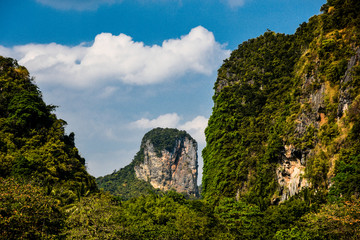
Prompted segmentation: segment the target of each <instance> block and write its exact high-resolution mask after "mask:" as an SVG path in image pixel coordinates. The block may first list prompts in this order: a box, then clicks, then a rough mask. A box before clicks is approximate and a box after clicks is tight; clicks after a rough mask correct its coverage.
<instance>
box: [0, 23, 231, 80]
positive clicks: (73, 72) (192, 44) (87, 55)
mask: <svg viewBox="0 0 360 240" xmlns="http://www.w3.org/2000/svg"><path fill="white" fill-rule="evenodd" d="M0 54H4V55H10V56H11V57H16V58H17V59H18V62H19V63H20V64H21V65H24V66H25V67H27V68H28V70H29V71H30V72H31V73H32V74H33V75H34V76H35V77H36V80H37V82H39V83H40V82H41V83H49V84H61V85H66V86H69V87H89V86H93V85H94V84H96V83H100V82H102V83H104V82H114V81H120V82H123V83H126V84H135V85H147V84H154V83H159V82H163V81H166V80H170V79H174V78H180V77H181V76H183V75H184V74H187V73H198V74H205V75H210V74H211V73H213V72H214V71H216V69H217V68H218V66H219V65H220V64H221V62H222V60H223V59H225V58H226V57H228V56H229V54H230V51H229V50H225V49H224V46H223V45H221V44H219V43H218V42H216V41H215V38H214V35H213V33H211V32H209V31H208V30H207V29H205V28H203V27H201V26H198V27H196V28H193V29H192V30H191V31H190V33H189V34H187V35H185V36H182V37H181V38H180V39H169V40H165V41H164V42H163V43H162V45H161V46H159V45H153V46H146V45H144V43H143V42H134V41H133V40H132V38H131V37H129V36H127V35H125V34H120V35H118V36H114V35H112V34H110V33H101V34H99V35H97V36H96V37H95V40H94V42H93V44H92V45H91V46H85V45H84V44H80V45H78V46H74V47H68V46H64V45H60V44H56V43H50V44H27V45H22V46H15V47H13V48H5V47H1V46H0Z"/></svg>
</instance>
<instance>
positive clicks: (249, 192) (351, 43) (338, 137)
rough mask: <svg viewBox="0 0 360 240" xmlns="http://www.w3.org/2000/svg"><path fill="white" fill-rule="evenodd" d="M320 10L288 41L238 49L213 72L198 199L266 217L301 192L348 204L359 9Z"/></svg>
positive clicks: (262, 40) (279, 38) (355, 178)
mask: <svg viewBox="0 0 360 240" xmlns="http://www.w3.org/2000/svg"><path fill="white" fill-rule="evenodd" d="M321 10H322V11H323V14H321V15H319V16H314V17H312V18H311V19H310V20H309V22H308V23H303V24H301V25H300V27H299V28H298V29H297V31H296V33H295V34H293V35H284V34H277V33H274V32H271V31H268V32H266V33H264V35H262V36H260V37H258V38H255V39H251V40H248V41H246V42H244V43H242V44H240V45H239V48H238V49H237V50H235V51H233V53H232V54H231V57H230V58H229V59H227V60H225V62H224V64H223V66H222V67H221V68H220V69H219V74H218V79H217V81H216V83H215V87H214V89H215V95H214V97H213V99H214V104H215V106H214V109H213V114H212V116H211V117H210V120H209V125H208V128H207V129H206V140H207V146H206V148H205V149H204V151H203V157H204V175H203V192H204V193H203V194H204V196H205V198H206V199H208V200H210V201H217V200H218V199H220V198H222V197H224V196H227V197H237V199H242V200H245V201H247V202H250V203H253V204H257V205H259V206H260V207H261V208H262V209H266V208H267V207H268V206H269V205H271V204H274V203H275V204H276V203H278V202H283V201H284V200H286V199H289V198H290V197H291V196H293V195H295V194H298V193H299V192H300V191H301V190H302V189H307V191H309V192H310V193H311V194H313V193H314V194H315V192H318V194H317V195H319V193H320V192H321V193H324V194H325V195H328V194H331V195H332V196H333V197H335V198H337V197H340V196H342V197H346V198H350V197H351V196H352V195H358V193H359V189H358V187H357V186H358V185H359V180H360V178H359V177H360V175H359V172H358V166H359V162H358V160H357V159H358V156H359V143H360V142H359V138H358V134H359V129H358V126H357V125H358V122H359V121H358V120H359V119H358V117H359V115H358V113H359V110H358V108H359V102H358V101H359V94H360V92H359V83H360V82H359V77H360V75H359V74H360V72H359V62H360V48H359V47H360V31H359V26H360V22H359V17H358V14H357V12H359V10H360V3H359V2H358V1H334V0H330V1H328V3H327V4H325V5H324V6H323V7H322V9H321ZM294 171H297V172H294Z"/></svg>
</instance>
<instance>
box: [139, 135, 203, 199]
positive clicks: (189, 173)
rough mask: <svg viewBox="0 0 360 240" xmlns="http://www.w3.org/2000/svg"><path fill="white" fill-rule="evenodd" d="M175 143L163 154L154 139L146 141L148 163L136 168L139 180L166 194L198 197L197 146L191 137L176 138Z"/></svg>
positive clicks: (163, 151)
mask: <svg viewBox="0 0 360 240" xmlns="http://www.w3.org/2000/svg"><path fill="white" fill-rule="evenodd" d="M153 131H154V132H157V131H164V130H162V129H155V130H153ZM173 141H174V143H173V144H174V145H173V147H172V148H171V149H162V150H160V154H158V152H157V150H156V149H155V147H154V144H153V142H152V140H151V139H147V140H146V141H144V142H143V146H142V147H141V149H143V150H142V151H143V155H144V161H143V163H140V164H139V165H137V166H135V167H134V169H135V174H136V177H137V178H139V179H142V180H144V181H148V182H149V183H150V184H151V185H152V186H153V187H154V188H157V189H160V190H162V191H167V190H171V189H173V190H175V191H177V192H185V193H187V194H188V195H193V196H198V194H199V193H198V187H197V174H198V172H197V171H198V170H197V169H198V162H197V143H196V142H195V140H194V139H192V138H191V137H190V136H184V137H180V138H174V139H173Z"/></svg>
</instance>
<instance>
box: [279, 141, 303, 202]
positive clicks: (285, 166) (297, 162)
mask: <svg viewBox="0 0 360 240" xmlns="http://www.w3.org/2000/svg"><path fill="white" fill-rule="evenodd" d="M304 158H305V156H302V154H301V152H299V151H297V150H295V148H294V147H293V146H292V145H289V146H285V149H284V152H283V154H282V156H281V162H280V164H279V167H278V168H277V169H276V176H277V180H278V184H279V188H280V191H279V197H278V198H275V199H273V201H274V202H284V201H285V200H287V199H288V198H290V197H291V196H294V195H295V194H297V193H299V191H300V190H301V189H302V188H304V187H308V186H309V183H308V180H307V179H306V178H305V177H304V175H305V164H304Z"/></svg>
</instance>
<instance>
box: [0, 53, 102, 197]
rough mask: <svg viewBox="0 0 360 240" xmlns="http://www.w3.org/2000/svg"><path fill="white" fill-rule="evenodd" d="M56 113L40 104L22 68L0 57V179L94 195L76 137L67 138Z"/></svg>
mask: <svg viewBox="0 0 360 240" xmlns="http://www.w3.org/2000/svg"><path fill="white" fill-rule="evenodd" d="M54 108H55V107H54V106H51V105H46V104H45V103H44V101H43V100H42V96H41V93H40V91H39V90H38V88H37V87H36V85H35V84H34V83H33V82H32V79H31V78H30V77H29V73H28V71H27V70H26V69H25V68H24V67H21V66H19V65H18V64H17V62H16V61H15V60H13V59H11V58H3V57H0V109H1V110H2V111H0V170H1V171H0V177H9V176H15V177H20V178H24V179H34V180H36V181H41V182H43V185H45V186H49V187H65V188H67V189H69V190H70V191H72V192H73V193H74V195H75V196H76V195H78V193H79V192H83V193H85V192H86V191H95V190H96V184H95V179H94V178H93V177H92V176H90V175H89V174H88V173H87V171H86V167H85V160H84V159H83V158H82V157H81V156H80V155H79V153H78V150H77V148H76V147H75V144H74V134H73V133H71V134H70V135H66V134H65V130H64V127H65V125H66V122H65V121H63V120H61V119H57V118H56V115H55V114H53V113H51V112H52V111H53V110H54ZM81 189H84V190H81ZM69 200H70V199H69ZM73 200H74V199H73ZM73 200H71V201H73Z"/></svg>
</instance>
